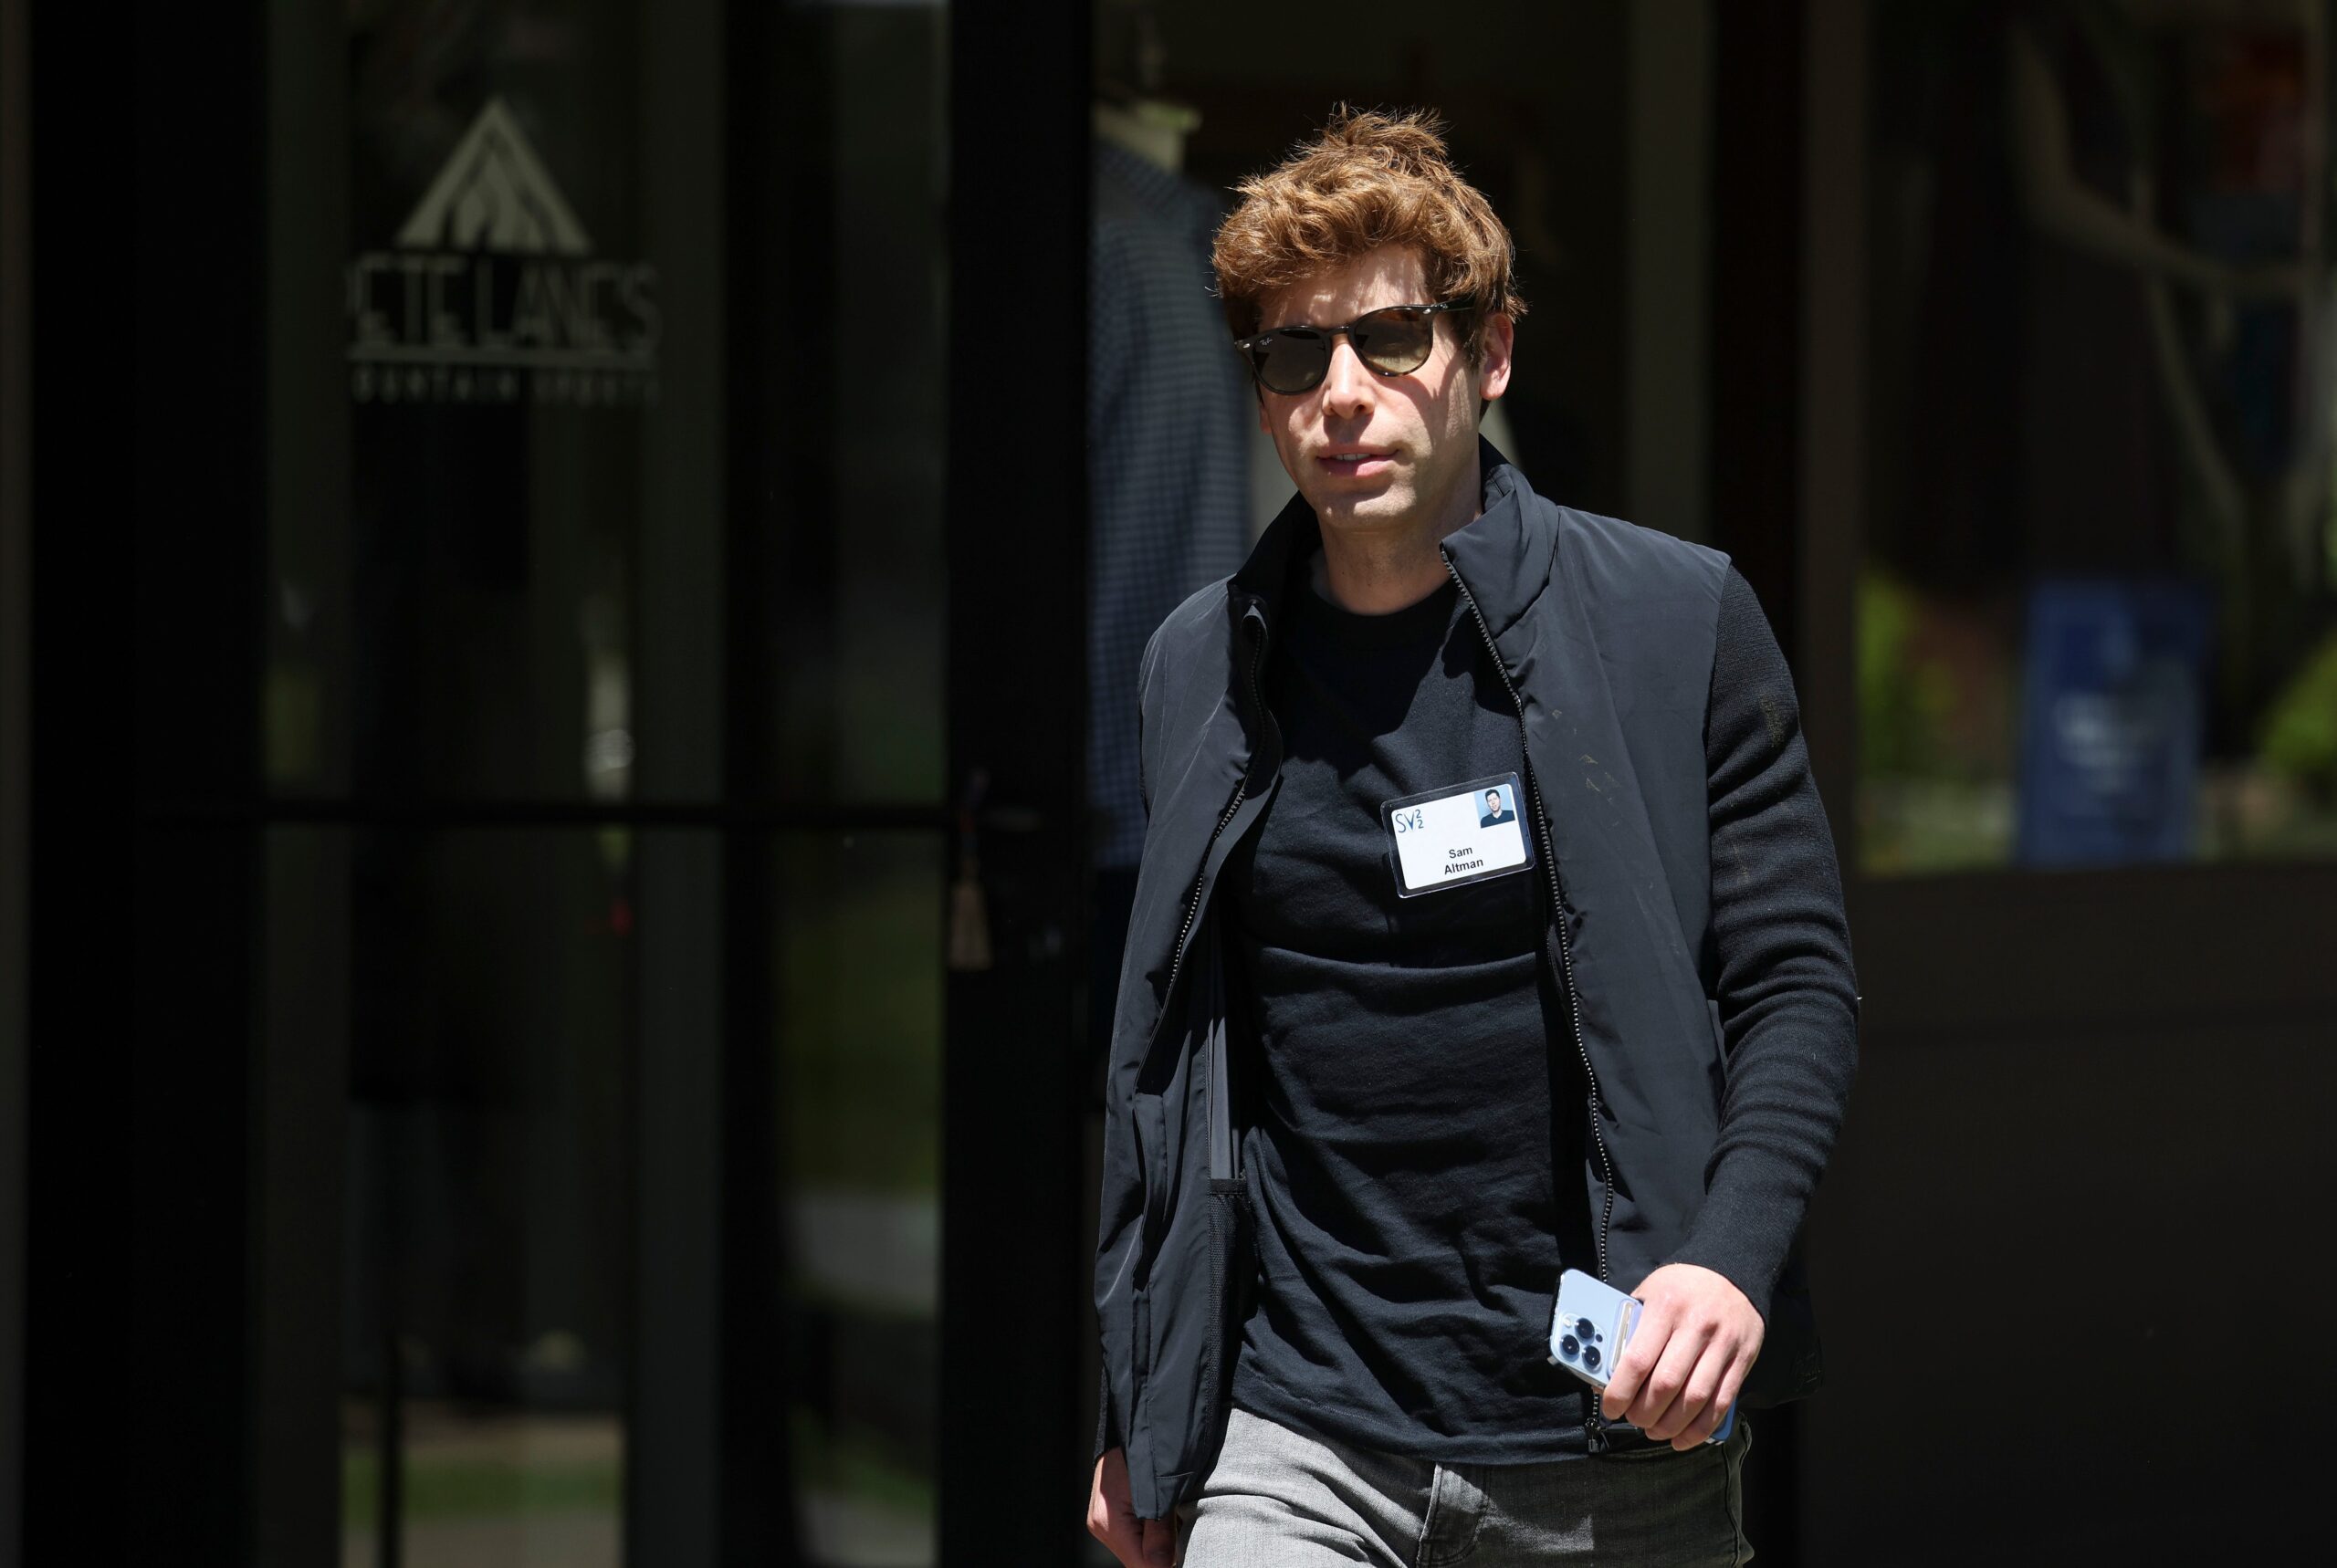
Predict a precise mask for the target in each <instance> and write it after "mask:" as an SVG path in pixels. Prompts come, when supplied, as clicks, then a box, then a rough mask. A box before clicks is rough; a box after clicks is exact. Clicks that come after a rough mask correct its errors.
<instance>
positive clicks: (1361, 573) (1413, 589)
mask: <svg viewBox="0 0 2337 1568" xmlns="http://www.w3.org/2000/svg"><path fill="white" fill-rule="evenodd" d="M1483 485H1484V476H1483V473H1482V472H1481V471H1480V469H1479V466H1478V462H1477V459H1476V458H1475V457H1474V456H1472V457H1471V458H1470V460H1469V472H1468V473H1467V475H1465V476H1463V477H1462V482H1461V483H1460V484H1458V485H1456V486H1453V488H1452V494H1451V496H1449V497H1446V500H1445V504H1444V505H1443V506H1441V507H1439V508H1437V509H1436V511H1435V512H1434V513H1433V514H1431V515H1427V516H1422V517H1408V518H1405V519H1404V520H1403V521H1402V522H1401V523H1400V524H1399V525H1397V526H1394V527H1390V528H1372V529H1369V530H1368V531H1364V532H1355V531H1349V530H1344V529H1339V528H1324V529H1323V530H1322V534H1323V550H1322V553H1321V554H1320V555H1317V556H1316V557H1315V559H1314V561H1313V563H1312V564H1311V565H1310V567H1309V568H1308V570H1309V571H1311V572H1312V573H1313V580H1314V585H1315V592H1317V593H1319V594H1321V595H1322V596H1323V597H1324V598H1326V599H1327V600H1329V601H1331V602H1332V603H1334V604H1336V605H1337V606H1338V607H1339V608H1340V609H1342V610H1345V611H1347V612H1351V613H1353V614H1357V615H1389V614H1393V613H1394V612H1397V611H1399V610H1404V609H1408V608H1410V606H1412V605H1415V604H1418V603H1419V602H1420V601H1421V600H1423V599H1426V598H1427V597H1428V596H1429V595H1430V594H1431V593H1434V592H1435V591H1437V590H1438V589H1440V588H1441V587H1443V586H1444V584H1445V583H1446V582H1447V581H1448V580H1450V579H1451V573H1450V572H1448V571H1447V570H1445V565H1444V556H1443V553H1442V552H1441V551H1440V550H1439V549H1437V548H1436V547H1437V546H1438V545H1439V544H1440V543H1441V542H1442V540H1443V538H1444V537H1445V536H1446V535H1447V534H1451V533H1455V532H1458V531H1459V530H1460V529H1462V528H1466V527H1468V526H1469V525H1470V524H1471V523H1472V522H1474V521H1476V519H1477V517H1478V516H1479V515H1480V514H1481V513H1482V512H1483V510H1484V507H1483Z"/></svg>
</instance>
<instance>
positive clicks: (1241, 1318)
mask: <svg viewBox="0 0 2337 1568" xmlns="http://www.w3.org/2000/svg"><path fill="white" fill-rule="evenodd" d="M1250 1223H1251V1221H1250V1184H1249V1179H1248V1178H1247V1177H1245V1176H1233V1177H1231V1178H1227V1177H1215V1176H1213V1177H1211V1178H1210V1184H1209V1225H1210V1237H1209V1264H1210V1291H1209V1301H1210V1325H1211V1327H1212V1328H1213V1329H1214V1330H1215V1331H1216V1332H1214V1333H1210V1334H1209V1335H1208V1336H1207V1337H1206V1338H1205V1339H1204V1340H1203V1341H1202V1355H1201V1367H1200V1379H1199V1385H1198V1388H1197V1397H1196V1400H1195V1406H1196V1409H1195V1417H1196V1418H1195V1421H1194V1426H1195V1428H1196V1434H1197V1437H1199V1441H1200V1447H1199V1449H1198V1454H1199V1457H1200V1461H1201V1462H1200V1469H1201V1470H1202V1471H1203V1472H1204V1473H1206V1471H1207V1469H1208V1468H1209V1466H1210V1464H1211V1463H1212V1462H1214V1460H1215V1459H1216V1458H1217V1450H1218V1447H1219V1445H1220V1444H1221V1443H1222V1442H1223V1441H1224V1440H1225V1425H1226V1419H1227V1416H1228V1415H1229V1414H1230V1412H1231V1406H1232V1402H1233V1398H1232V1396H1233V1363H1234V1361H1235V1359H1236V1357H1237V1356H1238V1354H1239V1353H1240V1350H1241V1345H1242V1325H1243V1324H1244V1323H1245V1322H1248V1321H1249V1317H1250V1297H1251V1286H1252V1282H1253V1281H1255V1279H1256V1278H1257V1272H1258V1260H1257V1252H1256V1249H1255V1248H1254V1247H1253V1246H1252V1237H1251V1234H1250Z"/></svg>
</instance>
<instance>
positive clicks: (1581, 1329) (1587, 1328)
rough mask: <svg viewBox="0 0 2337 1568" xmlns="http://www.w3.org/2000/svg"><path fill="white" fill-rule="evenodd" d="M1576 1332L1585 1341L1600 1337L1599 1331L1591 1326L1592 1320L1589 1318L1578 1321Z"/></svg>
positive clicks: (1576, 1322) (1575, 1326) (1576, 1321)
mask: <svg viewBox="0 0 2337 1568" xmlns="http://www.w3.org/2000/svg"><path fill="white" fill-rule="evenodd" d="M1574 1332H1575V1333H1578V1334H1580V1335H1581V1336H1582V1337H1583V1338H1585V1339H1597V1338H1598V1330H1597V1329H1595V1328H1593V1327H1592V1326H1591V1324H1590V1320H1589V1319H1588V1318H1577V1319H1576V1320H1575V1325H1574Z"/></svg>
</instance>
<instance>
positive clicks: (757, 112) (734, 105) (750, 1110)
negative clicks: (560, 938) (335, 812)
mask: <svg viewBox="0 0 2337 1568" xmlns="http://www.w3.org/2000/svg"><path fill="white" fill-rule="evenodd" d="M830 25H831V24H830V19H829V18H828V17H827V16H825V15H823V11H822V9H821V8H819V7H812V6H789V7H780V6H770V5H733V6H731V7H729V8H728V19H727V23H726V34H727V44H728V49H727V65H728V76H727V79H726V81H725V84H724V100H725V110H726V112H725V120H726V122H727V124H728V131H729V148H728V153H727V154H726V162H725V166H724V170H723V192H724V200H723V205H724V251H725V256H726V261H725V266H724V269H723V284H722V287H723V289H724V295H725V308H724V339H725V341H726V344H727V345H728V347H727V354H728V358H727V362H726V363H725V365H724V367H723V374H724V385H725V388H726V392H725V397H724V402H725V411H726V413H727V415H728V418H727V422H726V423H727V425H728V439H727V444H726V446H725V450H724V452H723V454H722V462H723V465H724V473H725V475H726V485H725V493H724V497H723V507H724V516H725V517H726V520H727V525H726V532H725V535H724V540H723V547H722V556H723V573H722V575H723V584H724V591H725V598H724V604H723V639H722V647H723V677H722V687H723V696H724V703H723V710H722V715H721V723H722V760H721V789H722V795H723V799H724V800H726V801H727V802H728V803H729V804H732V805H734V806H738V807H740V808H744V809H749V810H754V809H762V808H768V807H770V805H772V804H773V803H774V802H776V801H777V800H779V799H780V798H781V789H782V770H781V756H780V744H779V743H780V736H781V723H780V717H781V712H782V709H783V708H784V707H785V706H786V687H785V685H784V683H785V681H786V680H787V679H788V677H789V674H790V672H791V671H792V670H796V669H801V668H808V669H809V670H811V671H813V672H817V671H819V670H820V669H821V668H822V666H821V665H820V664H819V663H818V656H819V651H820V650H821V649H823V648H824V647H825V646H826V645H827V641H826V639H825V637H824V636H823V634H822V633H821V631H820V628H821V627H822V625H823V623H824V621H825V618H826V617H828V616H829V615H831V614H833V607H832V606H831V605H830V604H829V603H828V602H827V601H826V599H825V596H824V594H823V592H822V590H823V588H824V587H825V586H826V585H827V584H828V583H830V582H832V581H833V564H832V563H833V547H832V543H831V538H832V533H833V522H832V513H833V506H832V497H831V496H830V495H829V493H828V486H827V475H828V469H829V458H828V451H829V448H828V440H829V437H830V435H831V434H832V433H831V431H830V430H829V428H828V425H829V422H830V415H829V408H828V402H827V400H826V399H825V398H823V397H821V396H819V395H817V393H816V392H813V391H812V389H810V388H808V387H807V386H806V385H805V384H804V382H803V381H802V378H803V377H804V376H806V375H808V374H812V373H813V372H812V371H807V369H806V367H816V366H823V365H827V364H830V363H833V358H834V348H833V339H832V337H831V334H832V333H833V331H834V330H835V323H834V322H833V319H832V318H831V315H830V313H829V312H828V311H826V310H823V309H822V308H820V307H819V302H820V301H821V300H823V299H825V298H828V297H829V289H828V287H827V280H828V276H829V272H830V269H831V268H832V267H833V265H834V259H833V246H831V244H830V243H829V239H828V234H827V225H828V222H829V218H828V214H830V213H831V212H832V211H833V193H832V192H831V191H830V190H829V188H828V184H827V181H828V171H829V169H830V167H831V164H832V162H833V152H832V148H831V146H830V142H829V136H830V131H829V129H828V127H829V125H830V123H831V121H832V118H833V117H832V114H831V109H830V102H829V95H830V93H831V91H832V90H833V89H832V87H831V84H830V82H829V80H828V76H827V73H826V71H825V70H824V69H821V68H807V67H806V62H817V61H821V60H823V59H825V58H826V57H827V50H826V47H825V39H826V37H827V31H828V28H829V26H830ZM782 84H783V85H782ZM786 783H787V785H788V786H789V792H790V793H791V794H794V793H798V792H799V791H800V790H801V789H802V785H801V784H800V782H799V781H798V780H796V779H792V778H789V779H786ZM777 860H778V857H777V855H776V854H775V853H774V852H773V848H772V844H771V841H770V838H769V836H768V835H766V834H763V833H761V832H756V831H730V832H726V833H725V835H724V839H723V842H722V846H721V851H720V866H721V880H720V887H721V908H720V912H719V915H718V918H719V920H720V923H721V948H720V962H721V967H722V974H721V986H722V991H721V1003H720V1006H721V1020H720V1030H721V1051H722V1069H721V1082H720V1094H721V1128H720V1132H719V1134H718V1138H719V1152H718V1166H717V1168H718V1179H719V1182H720V1185H721V1194H722V1198H721V1221H720V1227H719V1233H718V1236H717V1238H716V1239H715V1246H716V1247H717V1248H718V1255H719V1258H720V1270H721V1272H720V1291H719V1295H720V1299H719V1301H718V1309H717V1310H718V1322H719V1324H720V1328H719V1333H720V1349H719V1353H718V1358H717V1362H716V1364H717V1366H718V1369H719V1374H720V1380H721V1395H720V1398H721V1408H720V1411H719V1413H718V1418H717V1420H718V1434H719V1436H718V1442H719V1445H720V1450H721V1464H720V1471H719V1475H718V1479H717V1482H716V1486H717V1496H716V1506H717V1507H718V1510H719V1512H720V1524H719V1541H718V1557H719V1560H720V1561H721V1562H722V1563H726V1564H732V1565H735V1568H749V1565H751V1568H789V1565H790V1564H793V1563H800V1562H802V1560H803V1556H802V1553H803V1531H802V1527H801V1521H800V1520H799V1518H798V1512H797V1507H796V1497H797V1493H796V1485H795V1481H796V1463H795V1453H794V1448H793V1444H792V1441H791V1431H790V1428H789V1416H790V1412H791V1407H792V1404H793V1396H794V1392H795V1390H797V1389H798V1388H800V1387H801V1386H802V1381H803V1380H802V1377H800V1376H799V1375H797V1372H796V1370H795V1368H794V1366H793V1364H792V1360H791V1358H792V1356H793V1355H794V1354H795V1352H794V1347H793V1343H792V1341H791V1335H790V1334H789V1333H788V1332H787V1330H788V1316H787V1303H786V1299H785V1293H784V1289H783V1286H784V1280H783V1276H782V1269H783V1266H784V1263H785V1260H786V1248H787V1234H786V1229H785V1226H786V1222H787V1213H786V1207H785V1205H784V1204H783V1203H782V1202H781V1179H782V1174H783V1173H784V1172H785V1170H786V1169H787V1166H786V1163H785V1151H784V1150H783V1149H782V1148H781V1145H780V1135H781V1127H782V1125H783V1120H782V1118H781V1114H780V1104H779V1094H780V1077H779V1051H780V1041H779V1039H778V1033H777V1008H776V1003H775V998H774V996H773V981H772V978H771V964H772V960H773V955H774V954H775V953H776V952H777V951H778V932H779V919H780V909H779V901H778V894H777V890H776V877H777ZM649 891H650V890H649V888H648V887H647V886H646V885H645V889H644V892H645V895H646V894H647V893H648V892H649ZM645 916H646V918H649V919H655V917H656V916H655V911H654V910H650V911H645Z"/></svg>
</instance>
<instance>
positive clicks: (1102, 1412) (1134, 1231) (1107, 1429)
mask: <svg viewBox="0 0 2337 1568" xmlns="http://www.w3.org/2000/svg"><path fill="white" fill-rule="evenodd" d="M1159 643H1160V633H1159V632H1158V631H1155V632H1153V634H1152V636H1151V638H1150V639H1149V640H1148V641H1147V642H1146V643H1145V645H1144V657H1143V658H1142V659H1141V660H1140V661H1139V662H1138V663H1137V718H1136V733H1137V796H1138V798H1139V799H1140V800H1142V801H1143V804H1144V814H1145V820H1146V822H1147V823H1148V824H1149V823H1150V821H1151V818H1152V767H1151V759H1150V758H1149V757H1148V755H1147V746H1148V741H1147V731H1148V729H1149V728H1150V727H1149V726H1148V725H1147V723H1146V722H1145V709H1146V707H1147V706H1148V705H1149V704H1150V702H1151V700H1152V699H1151V692H1152V672H1153V661H1154V657H1155V655H1156V653H1158V648H1159ZM1116 1001H1117V998H1115V1003H1116ZM1117 1011H1118V1009H1117V1006H1116V1005H1115V1008H1114V1013H1115V1016H1116V1014H1117ZM1118 1032H1119V1031H1118V1030H1116V1029H1115V1030H1113V1040H1114V1043H1115V1046H1116V1044H1117V1041H1118ZM1134 1079H1135V1074H1134V1071H1133V1068H1130V1069H1129V1070H1128V1071H1125V1072H1124V1071H1123V1070H1122V1067H1121V1064H1120V1062H1119V1061H1118V1059H1117V1054H1116V1052H1115V1055H1114V1059H1113V1060H1112V1061H1109V1062H1107V1063H1106V1067H1105V1078H1104V1173H1103V1193H1102V1197H1101V1199H1100V1202H1099V1204H1098V1212H1099V1214H1100V1216H1101V1218H1100V1231H1099V1234H1098V1235H1097V1237H1096V1240H1095V1316H1096V1321H1097V1324H1098V1327H1099V1328H1100V1329H1101V1330H1102V1331H1103V1354H1104V1357H1105V1360H1104V1364H1103V1370H1102V1375H1101V1376H1099V1377H1098V1378H1097V1379H1096V1389H1095V1455H1094V1459H1100V1458H1103V1457H1104V1456H1105V1454H1106V1453H1107V1452H1109V1451H1110V1450H1112V1449H1114V1448H1120V1447H1123V1446H1124V1445H1125V1443H1126V1441H1127V1432H1126V1428H1125V1426H1124V1425H1123V1422H1122V1420H1121V1416H1120V1412H1119V1411H1118V1410H1116V1408H1114V1406H1113V1402H1112V1364H1111V1360H1110V1357H1111V1346H1112V1343H1113V1342H1114V1340H1115V1339H1117V1340H1118V1341H1119V1342H1120V1343H1124V1344H1125V1343H1127V1333H1126V1332H1125V1331H1126V1329H1127V1318H1128V1315H1129V1305H1130V1303H1129V1290H1130V1281H1131V1279H1132V1277H1133V1267H1132V1265H1133V1263H1134V1259H1135V1251H1136V1248H1137V1245H1138V1241H1139V1235H1140V1222H1141V1220H1142V1218H1143V1214H1144V1193H1143V1189H1142V1186H1141V1184H1140V1183H1139V1182H1138V1181H1137V1161H1136V1151H1135V1145H1136V1134H1135V1128H1134V1126H1133V1124H1132V1122H1131V1120H1130V1114H1131V1113H1130V1110H1129V1104H1128V1090H1129V1089H1130V1088H1132V1087H1133V1085H1134ZM1115 1328H1119V1329H1121V1330H1123V1331H1124V1332H1121V1333H1114V1330H1115ZM1094 1459H1091V1460H1090V1463H1091V1465H1092V1464H1093V1462H1094Z"/></svg>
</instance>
